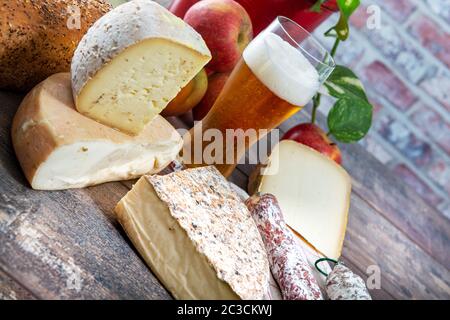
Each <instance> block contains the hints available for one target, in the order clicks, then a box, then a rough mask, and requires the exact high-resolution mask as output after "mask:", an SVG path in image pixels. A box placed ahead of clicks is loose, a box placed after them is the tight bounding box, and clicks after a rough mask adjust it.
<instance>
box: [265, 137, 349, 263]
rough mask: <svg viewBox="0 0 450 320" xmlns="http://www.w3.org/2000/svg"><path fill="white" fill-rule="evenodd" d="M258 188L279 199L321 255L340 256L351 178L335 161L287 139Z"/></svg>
mask: <svg viewBox="0 0 450 320" xmlns="http://www.w3.org/2000/svg"><path fill="white" fill-rule="evenodd" d="M257 191H259V192H261V193H271V194H273V195H275V196H276V198H277V199H278V201H279V204H280V207H281V210H282V212H283V215H284V218H285V220H286V222H287V224H288V225H289V226H290V227H291V228H292V229H293V230H294V231H296V232H297V233H298V234H299V235H300V236H301V237H302V238H304V239H305V240H306V241H307V242H308V243H309V244H311V245H312V246H313V247H314V248H315V249H316V250H317V251H319V252H320V253H321V254H323V255H325V256H327V257H329V258H334V259H338V258H339V256H340V255H341V251H342V246H343V242H344V237H345V230H346V226H347V217H348V210H349V206H350V193H351V178H350V176H349V175H348V174H347V172H346V171H345V170H344V169H343V168H342V167H341V166H339V165H337V164H336V163H335V162H334V161H333V160H331V159H329V158H327V157H326V156H324V155H322V154H320V153H319V152H317V151H315V150H314V149H311V148H309V147H307V146H305V145H302V144H300V143H297V142H295V141H290V140H283V141H281V142H280V143H279V144H278V145H277V146H275V148H274V150H273V151H272V153H271V155H270V157H269V159H268V163H267V166H265V167H264V168H263V169H262V171H261V181H260V184H259V186H258V189H257Z"/></svg>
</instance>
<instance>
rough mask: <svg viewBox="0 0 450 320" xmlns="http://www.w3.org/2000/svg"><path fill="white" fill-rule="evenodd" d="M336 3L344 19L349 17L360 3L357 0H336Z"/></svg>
mask: <svg viewBox="0 0 450 320" xmlns="http://www.w3.org/2000/svg"><path fill="white" fill-rule="evenodd" d="M337 4H338V6H339V10H340V11H341V13H342V14H343V15H344V17H345V18H346V20H348V19H349V18H350V16H351V15H352V13H353V12H354V11H355V10H356V8H358V6H359V5H360V1H359V0H337Z"/></svg>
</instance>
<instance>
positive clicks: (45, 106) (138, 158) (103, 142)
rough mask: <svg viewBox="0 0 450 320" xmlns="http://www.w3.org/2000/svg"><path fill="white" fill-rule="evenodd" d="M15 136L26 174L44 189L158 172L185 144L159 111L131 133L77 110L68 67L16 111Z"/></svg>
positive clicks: (30, 96) (32, 182)
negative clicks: (138, 132)
mask: <svg viewBox="0 0 450 320" xmlns="http://www.w3.org/2000/svg"><path fill="white" fill-rule="evenodd" d="M12 141H13V145H14V149H15V151H16V155H17V158H18V159H19V161H20V164H21V166H22V169H23V172H24V173H25V176H26V177H27V179H28V181H29V182H30V184H31V186H32V187H33V188H34V189H40V190H59V189H68V188H81V187H86V186H89V185H95V184H99V183H103V182H107V181H116V180H124V179H132V178H137V177H140V176H142V175H143V174H146V173H156V172H159V171H160V170H162V169H163V168H164V167H165V166H166V165H167V164H168V163H170V162H171V161H172V160H173V159H175V157H176V156H177V154H178V152H179V150H180V148H181V146H182V140H181V136H180V135H179V134H178V133H177V131H176V130H175V129H174V128H173V127H172V126H171V125H170V124H169V123H168V122H167V121H166V120H165V119H164V118H162V117H160V116H158V117H156V118H155V119H154V120H153V121H152V123H150V124H149V125H147V126H146V127H145V128H144V130H143V131H142V133H141V134H140V135H138V136H135V137H131V136H129V135H127V134H124V133H122V132H119V131H117V130H114V129H112V128H110V127H107V126H105V125H102V124H100V123H98V122H96V121H94V120H92V119H90V118H87V117H85V116H83V115H82V114H80V113H78V112H77V111H76V110H75V106H74V103H73V99H72V91H71V87H70V75H69V74H68V73H60V74H56V75H53V76H51V77H49V78H48V79H47V80H45V81H43V82H41V83H40V84H39V85H38V86H36V87H35V88H34V89H33V90H32V91H31V92H30V93H29V94H28V95H27V96H26V97H25V99H24V101H23V102H22V104H21V105H20V107H19V109H18V110H17V113H16V115H15V117H14V121H13V125H12Z"/></svg>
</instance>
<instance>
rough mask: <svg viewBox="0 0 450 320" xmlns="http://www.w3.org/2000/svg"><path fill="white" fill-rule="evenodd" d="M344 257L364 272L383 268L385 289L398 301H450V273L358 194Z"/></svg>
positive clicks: (352, 201)
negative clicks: (370, 267)
mask: <svg viewBox="0 0 450 320" xmlns="http://www.w3.org/2000/svg"><path fill="white" fill-rule="evenodd" d="M342 255H343V256H344V257H345V258H346V260H348V261H351V262H352V264H354V265H356V266H358V268H359V269H360V270H367V268H368V267H369V266H371V265H377V266H379V268H380V271H381V286H382V288H383V289H385V290H386V291H388V292H389V293H390V294H391V295H392V296H394V297H395V298H397V299H400V298H401V299H449V298H450V270H449V269H448V268H446V267H445V266H442V265H441V264H439V263H437V262H436V261H434V260H433V259H430V256H429V255H428V254H427V253H426V252H424V251H423V250H422V248H420V247H419V246H417V245H416V244H415V243H414V242H413V241H411V240H410V239H409V238H407V237H405V236H404V234H403V233H402V232H400V231H399V230H398V229H397V228H396V227H395V226H394V225H392V224H391V223H390V222H389V221H388V220H386V219H385V218H384V217H383V216H381V215H380V214H378V212H377V211H376V210H374V209H373V208H372V207H371V206H370V205H369V204H368V203H367V202H365V201H364V200H362V199H361V198H360V196H359V195H357V194H355V193H354V194H352V197H351V206H350V218H349V221H348V227H347V233H346V238H345V241H344V249H343V251H342Z"/></svg>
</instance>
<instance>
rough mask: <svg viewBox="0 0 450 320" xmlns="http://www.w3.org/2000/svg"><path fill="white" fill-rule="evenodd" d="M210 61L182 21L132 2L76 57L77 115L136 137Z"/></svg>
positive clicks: (107, 19) (90, 36)
mask: <svg viewBox="0 0 450 320" xmlns="http://www.w3.org/2000/svg"><path fill="white" fill-rule="evenodd" d="M210 59H211V54H210V52H209V50H208V48H207V46H206V44H205V42H204V41H203V39H202V38H201V36H200V35H199V34H198V33H197V32H196V31H195V30H194V29H192V28H191V27H190V26H189V25H187V24H186V23H185V22H184V21H183V20H181V19H179V18H177V17H176V16H174V15H173V14H171V13H170V12H169V11H168V10H166V9H165V8H163V7H162V6H160V5H159V4H157V3H155V2H153V1H145V0H133V1H130V2H128V3H125V4H123V5H120V6H119V7H117V8H115V9H113V10H112V11H110V12H109V13H108V14H106V15H104V16H103V17H102V18H100V19H99V20H98V21H97V22H96V23H95V24H94V25H93V26H92V27H91V28H90V29H89V30H88V32H87V33H86V35H85V36H84V37H83V39H82V40H81V42H80V43H79V45H78V47H77V49H76V51H75V54H74V57H73V60H72V66H71V73H72V86H73V95H74V99H75V104H76V107H77V110H78V111H80V112H81V113H83V114H85V115H87V116H89V117H91V118H93V119H95V120H97V121H99V122H101V123H103V124H106V125H108V126H111V127H114V128H117V129H119V130H122V131H124V132H126V133H129V134H133V135H135V134H138V133H139V132H140V131H142V129H143V127H144V126H145V124H146V123H148V122H149V121H151V120H152V119H153V118H154V117H155V116H156V115H158V114H159V113H160V112H161V111H162V110H163V109H164V108H165V107H166V106H167V104H168V103H169V102H170V101H171V100H172V99H173V98H175V97H176V95H177V94H178V92H179V91H180V90H181V88H183V87H184V86H185V85H186V84H187V83H188V82H189V81H190V80H191V79H192V78H193V77H194V76H195V75H196V74H197V73H198V72H199V71H200V70H201V69H202V68H203V66H204V65H205V64H206V63H207V62H208V61H209V60H210Z"/></svg>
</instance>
